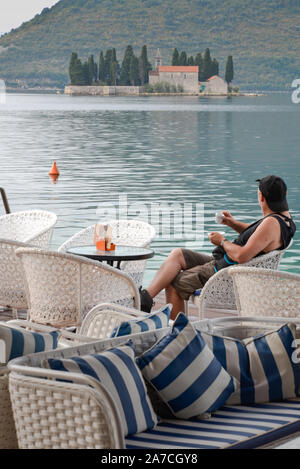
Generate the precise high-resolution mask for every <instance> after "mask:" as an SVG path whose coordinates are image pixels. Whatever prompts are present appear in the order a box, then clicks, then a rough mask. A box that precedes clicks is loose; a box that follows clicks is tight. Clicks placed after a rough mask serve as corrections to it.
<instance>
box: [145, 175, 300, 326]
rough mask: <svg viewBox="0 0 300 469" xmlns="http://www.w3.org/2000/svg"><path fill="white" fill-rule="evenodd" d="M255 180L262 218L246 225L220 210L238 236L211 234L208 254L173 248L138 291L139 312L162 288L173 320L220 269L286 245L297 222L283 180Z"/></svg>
mask: <svg viewBox="0 0 300 469" xmlns="http://www.w3.org/2000/svg"><path fill="white" fill-rule="evenodd" d="M257 181H258V182H259V187H258V202H259V204H260V207H261V211H262V215H263V218H261V219H260V220H258V221H256V222H254V223H251V224H247V223H242V222H240V221H237V220H235V218H233V216H232V215H231V214H230V213H229V212H227V211H224V212H222V213H223V221H222V223H223V225H227V226H229V227H230V228H232V229H233V230H234V231H236V232H237V233H239V236H238V237H237V238H236V239H235V240H234V241H233V242H230V241H228V240H227V239H226V238H225V237H224V236H222V235H221V234H220V233H216V232H213V233H210V235H209V240H210V242H211V243H212V244H214V245H215V246H217V247H216V248H215V249H214V250H213V251H212V255H211V256H209V255H207V254H201V253H198V252H195V251H191V250H189V249H180V248H176V249H174V250H173V251H172V252H171V254H170V255H169V256H168V258H167V259H166V260H165V262H164V263H163V264H162V265H161V267H160V269H159V270H158V272H157V273H156V275H155V277H154V279H153V281H152V282H151V284H150V286H149V287H148V288H147V290H142V289H141V290H140V295H141V309H142V311H145V312H150V311H151V308H152V306H153V298H154V297H155V296H156V295H158V293H159V292H161V291H162V290H163V289H165V291H166V301H167V303H172V304H173V309H172V319H174V318H175V317H176V316H177V314H178V313H179V312H180V311H184V300H188V299H189V297H190V296H191V295H192V294H193V293H194V292H195V291H196V290H198V289H200V288H203V286H204V284H205V283H206V282H207V280H208V279H209V278H210V277H211V276H212V275H214V274H215V273H216V272H218V271H219V270H221V269H224V268H226V267H229V266H230V265H233V264H243V263H244V262H248V261H250V260H251V259H253V258H254V257H257V256H260V255H262V254H266V253H268V252H270V251H273V250H275V249H277V250H281V249H285V248H286V247H287V246H288V245H289V243H290V241H291V239H292V238H293V236H294V234H295V231H296V225H295V223H294V221H293V220H292V217H291V215H290V213H289V208H288V203H287V199H286V195H287V187H286V184H285V182H284V181H283V179H281V178H280V177H277V176H273V175H272V176H266V177H264V178H263V179H257Z"/></svg>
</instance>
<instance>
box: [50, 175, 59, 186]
mask: <svg viewBox="0 0 300 469" xmlns="http://www.w3.org/2000/svg"><path fill="white" fill-rule="evenodd" d="M49 176H50V179H51V180H52V182H53V184H56V181H57V179H58V178H59V175H58V174H49Z"/></svg>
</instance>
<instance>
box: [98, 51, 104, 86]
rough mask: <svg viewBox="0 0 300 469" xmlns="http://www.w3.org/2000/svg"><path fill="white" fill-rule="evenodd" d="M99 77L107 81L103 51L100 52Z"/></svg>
mask: <svg viewBox="0 0 300 469" xmlns="http://www.w3.org/2000/svg"><path fill="white" fill-rule="evenodd" d="M98 77H99V81H100V82H101V83H104V82H105V61H104V55H103V51H101V52H100V57H99V70H98Z"/></svg>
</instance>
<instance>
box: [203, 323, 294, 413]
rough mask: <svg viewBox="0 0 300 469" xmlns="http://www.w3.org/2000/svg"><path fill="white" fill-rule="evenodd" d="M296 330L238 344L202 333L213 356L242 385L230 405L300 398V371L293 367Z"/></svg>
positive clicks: (283, 330)
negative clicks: (293, 345)
mask: <svg viewBox="0 0 300 469" xmlns="http://www.w3.org/2000/svg"><path fill="white" fill-rule="evenodd" d="M295 334H296V326H295V325H294V324H286V325H283V326H281V327H280V328H279V329H278V330H276V331H269V332H267V333H264V334H260V335H259V336H257V337H252V338H249V339H244V340H238V339H232V338H228V337H218V336H215V335H212V334H208V333H204V332H201V335H202V337H203V338H204V340H205V342H206V343H207V344H208V346H209V347H210V349H211V350H212V351H213V353H214V355H215V356H216V357H217V358H218V360H219V361H220V363H221V364H222V366H223V367H224V368H225V369H226V370H227V371H228V373H229V374H230V375H231V376H234V377H235V378H236V380H237V381H238V383H239V386H238V390H237V391H236V392H235V393H234V394H233V395H232V396H231V397H230V398H229V400H228V403H229V404H231V405H232V404H242V405H245V404H255V403H256V404H258V403H263V402H274V401H282V400H284V399H291V398H295V397H297V396H298V395H299V394H298V389H299V374H300V368H299V365H298V364H295V363H293V360H292V354H293V352H294V350H295V349H294V348H293V347H292V343H293V341H294V340H295V337H296V335H295Z"/></svg>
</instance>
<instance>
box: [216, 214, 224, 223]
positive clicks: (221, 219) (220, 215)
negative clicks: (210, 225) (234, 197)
mask: <svg viewBox="0 0 300 469" xmlns="http://www.w3.org/2000/svg"><path fill="white" fill-rule="evenodd" d="M223 219H224V215H223V213H222V212H217V213H216V223H218V224H219V225H221V224H222V221H223Z"/></svg>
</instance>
